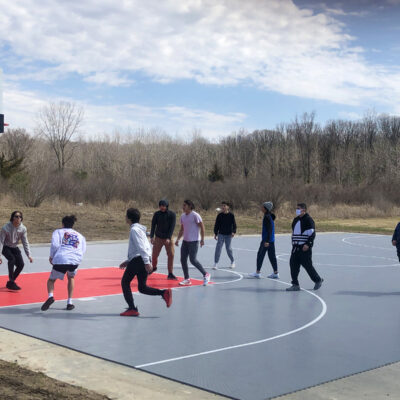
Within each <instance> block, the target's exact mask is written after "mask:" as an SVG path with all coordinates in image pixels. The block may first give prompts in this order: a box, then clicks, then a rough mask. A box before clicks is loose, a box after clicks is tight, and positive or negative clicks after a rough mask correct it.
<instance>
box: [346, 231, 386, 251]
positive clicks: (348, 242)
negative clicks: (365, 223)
mask: <svg viewBox="0 0 400 400" xmlns="http://www.w3.org/2000/svg"><path fill="white" fill-rule="evenodd" d="M369 236H372V237H382V235H371V234H369ZM360 238H362V239H364V238H365V236H346V237H344V238H343V239H342V242H343V243H346V244H348V245H350V246H357V247H366V248H368V249H380V250H387V251H389V250H390V251H393V249H391V248H390V247H380V246H369V245H366V244H361V243H352V242H350V241H349V240H348V239H360ZM393 247H394V246H393Z"/></svg>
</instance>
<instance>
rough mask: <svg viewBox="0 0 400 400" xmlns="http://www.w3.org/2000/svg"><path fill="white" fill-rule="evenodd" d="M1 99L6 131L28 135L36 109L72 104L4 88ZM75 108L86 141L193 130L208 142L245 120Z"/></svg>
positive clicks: (165, 110)
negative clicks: (130, 133)
mask: <svg viewBox="0 0 400 400" xmlns="http://www.w3.org/2000/svg"><path fill="white" fill-rule="evenodd" d="M4 98H5V99H6V102H5V115H6V116H7V121H6V122H8V123H9V124H10V128H18V127H24V128H26V129H27V130H28V131H30V132H31V133H33V132H34V129H35V121H36V117H37V114H38V111H39V110H40V108H42V107H43V106H45V105H47V104H48V103H49V102H50V101H58V100H64V101H70V102H73V101H74V100H73V99H70V98H64V99H52V98H46V97H44V98H40V96H38V94H37V93H34V92H30V91H21V90H18V89H17V88H16V87H11V86H10V85H6V87H5V88H4ZM39 98H40V99H39ZM79 105H81V106H83V108H84V110H85V118H84V124H83V126H82V132H83V133H84V136H86V137H87V138H90V137H95V136H97V135H102V134H104V133H110V132H120V133H124V132H126V131H136V130H139V129H145V130H149V131H150V130H152V129H154V128H157V127H158V128H160V129H162V130H163V131H164V132H166V133H168V134H171V135H177V136H179V135H182V136H187V134H189V133H191V132H192V131H193V130H194V129H197V130H198V131H200V132H201V133H202V134H204V136H206V137H207V138H209V139H218V138H219V137H222V136H227V135H229V134H231V133H232V132H233V131H235V130H238V129H239V128H241V127H242V126H243V123H244V121H245V120H246V118H247V116H246V115H245V114H243V113H228V114H218V113H213V112H210V111H207V110H199V109H189V108H186V107H178V106H174V105H168V106H165V107H145V106H142V105H138V104H113V105H109V106H96V105H93V104H83V103H79ZM177 126H179V129H177V128H176V127H177ZM161 127H162V128H161Z"/></svg>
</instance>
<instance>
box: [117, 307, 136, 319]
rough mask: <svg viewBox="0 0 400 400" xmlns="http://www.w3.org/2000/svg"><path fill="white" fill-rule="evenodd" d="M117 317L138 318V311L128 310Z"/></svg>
mask: <svg viewBox="0 0 400 400" xmlns="http://www.w3.org/2000/svg"><path fill="white" fill-rule="evenodd" d="M119 315H121V316H122V317H138V316H139V311H138V310H135V309H134V308H128V309H127V310H126V311H124V312H122V313H121V314H119Z"/></svg>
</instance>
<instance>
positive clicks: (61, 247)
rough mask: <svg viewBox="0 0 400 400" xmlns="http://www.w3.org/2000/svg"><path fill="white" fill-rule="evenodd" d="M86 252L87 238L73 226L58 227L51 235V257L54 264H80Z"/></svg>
mask: <svg viewBox="0 0 400 400" xmlns="http://www.w3.org/2000/svg"><path fill="white" fill-rule="evenodd" d="M85 252H86V240H85V237H84V236H82V235H81V234H80V233H79V232H77V231H76V230H74V229H72V228H61V229H56V230H55V231H54V232H53V235H52V236H51V246H50V257H51V258H52V263H53V265H56V264H61V265H62V264H67V265H79V264H80V263H81V261H82V258H83V255H84V254H85Z"/></svg>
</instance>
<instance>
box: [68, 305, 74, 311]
mask: <svg viewBox="0 0 400 400" xmlns="http://www.w3.org/2000/svg"><path fill="white" fill-rule="evenodd" d="M74 308H75V306H74V305H73V304H67V310H68V311H71V310H73V309H74Z"/></svg>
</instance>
